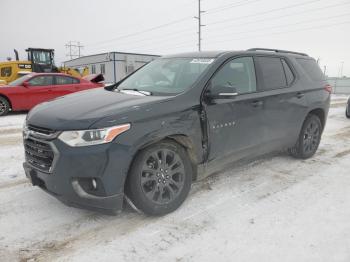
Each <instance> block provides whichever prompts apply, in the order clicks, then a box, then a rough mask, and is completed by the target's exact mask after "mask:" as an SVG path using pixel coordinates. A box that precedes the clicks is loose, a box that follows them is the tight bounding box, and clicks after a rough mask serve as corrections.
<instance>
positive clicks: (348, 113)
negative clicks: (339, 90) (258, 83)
mask: <svg viewBox="0 0 350 262" xmlns="http://www.w3.org/2000/svg"><path fill="white" fill-rule="evenodd" d="M349 107H350V106H349V104H347V105H346V109H345V116H346V117H347V118H350V112H349Z"/></svg>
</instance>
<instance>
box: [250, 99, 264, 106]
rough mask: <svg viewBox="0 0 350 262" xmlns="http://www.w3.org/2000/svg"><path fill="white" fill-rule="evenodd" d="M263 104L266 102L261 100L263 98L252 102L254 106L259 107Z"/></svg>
mask: <svg viewBox="0 0 350 262" xmlns="http://www.w3.org/2000/svg"><path fill="white" fill-rule="evenodd" d="M263 104H264V102H263V101H261V100H257V101H253V102H251V105H252V106H253V107H259V106H262V105H263Z"/></svg>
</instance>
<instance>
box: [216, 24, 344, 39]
mask: <svg viewBox="0 0 350 262" xmlns="http://www.w3.org/2000/svg"><path fill="white" fill-rule="evenodd" d="M349 23H350V21H345V22H341V23H334V24H326V25H322V26H314V27H308V28H301V29H296V30H289V31H283V32H275V33H269V34H262V35H253V36H246V37H240V38H232V39H225V40H219V41H213V42H211V44H212V43H222V42H228V41H235V40H242V39H249V38H258V37H262V36H271V35H282V34H288V33H293V32H300V31H308V30H313V29H319V28H327V27H333V26H337V25H344V24H349Z"/></svg>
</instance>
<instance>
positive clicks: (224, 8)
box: [207, 0, 262, 14]
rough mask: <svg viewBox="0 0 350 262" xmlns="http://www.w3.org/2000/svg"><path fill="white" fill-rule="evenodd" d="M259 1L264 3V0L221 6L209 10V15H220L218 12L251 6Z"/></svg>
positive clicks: (250, 0)
mask: <svg viewBox="0 0 350 262" xmlns="http://www.w3.org/2000/svg"><path fill="white" fill-rule="evenodd" d="M259 1H262V0H248V1H247V0H246V1H239V2H236V3H233V4H232V3H231V4H229V5H223V6H219V7H215V8H211V9H208V10H207V13H209V14H213V13H218V12H222V11H226V10H228V9H231V8H234V7H239V6H243V5H249V4H253V3H255V2H259Z"/></svg>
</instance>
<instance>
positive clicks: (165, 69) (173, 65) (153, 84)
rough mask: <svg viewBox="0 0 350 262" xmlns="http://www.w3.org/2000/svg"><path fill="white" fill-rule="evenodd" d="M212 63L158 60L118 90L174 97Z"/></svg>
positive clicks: (207, 60)
mask: <svg viewBox="0 0 350 262" xmlns="http://www.w3.org/2000/svg"><path fill="white" fill-rule="evenodd" d="M213 61H214V59H208V58H160V59H157V60H154V61H152V62H151V63H149V64H148V65H146V66H145V67H143V68H141V69H140V70H138V71H137V72H135V73H134V74H133V75H131V76H130V77H128V78H127V79H125V80H124V81H123V82H122V83H121V84H120V86H119V87H118V89H119V90H126V89H131V90H135V91H146V92H150V93H151V94H155V95H157V94H160V95H175V94H178V93H181V92H183V91H185V90H187V89H188V88H190V87H191V85H192V84H193V83H194V82H195V81H196V80H197V79H198V78H199V76H200V75H201V74H202V73H203V71H204V70H205V69H206V68H207V67H208V66H209V65H210V64H211V63H212V62H213Z"/></svg>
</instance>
